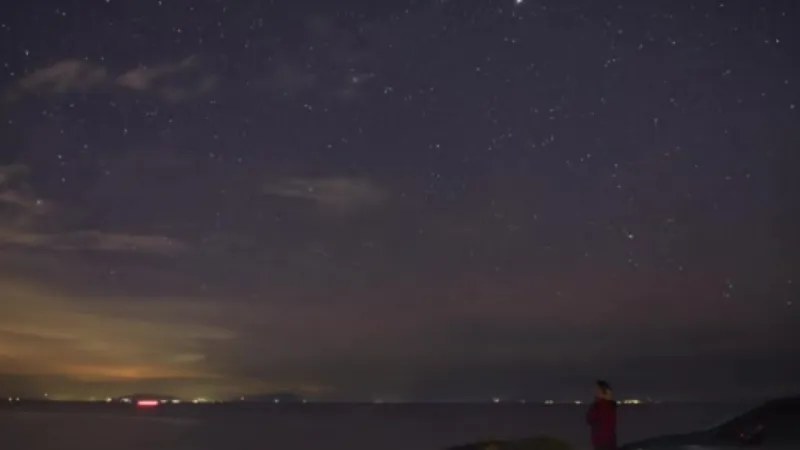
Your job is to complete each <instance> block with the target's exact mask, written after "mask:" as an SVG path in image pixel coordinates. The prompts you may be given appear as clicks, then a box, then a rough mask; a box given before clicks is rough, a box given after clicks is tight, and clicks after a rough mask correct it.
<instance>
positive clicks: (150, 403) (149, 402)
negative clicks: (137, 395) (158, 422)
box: [136, 400, 158, 408]
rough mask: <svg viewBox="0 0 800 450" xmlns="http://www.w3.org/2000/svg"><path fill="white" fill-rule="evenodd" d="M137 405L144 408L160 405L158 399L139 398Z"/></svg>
mask: <svg viewBox="0 0 800 450" xmlns="http://www.w3.org/2000/svg"><path fill="white" fill-rule="evenodd" d="M136 406H139V407H142V408H152V407H154V406H158V400H139V401H138V402H136Z"/></svg>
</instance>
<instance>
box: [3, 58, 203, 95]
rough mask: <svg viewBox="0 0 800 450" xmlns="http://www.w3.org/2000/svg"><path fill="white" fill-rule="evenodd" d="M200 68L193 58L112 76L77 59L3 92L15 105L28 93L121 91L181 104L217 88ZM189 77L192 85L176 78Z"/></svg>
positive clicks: (22, 80) (44, 69)
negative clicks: (134, 92)
mask: <svg viewBox="0 0 800 450" xmlns="http://www.w3.org/2000/svg"><path fill="white" fill-rule="evenodd" d="M199 71H200V68H199V66H198V63H197V60H196V58H194V57H190V58H186V59H184V60H182V61H178V62H171V63H164V64H158V65H154V66H141V67H136V68H134V69H130V70H127V71H125V72H123V73H122V74H121V75H118V76H113V75H112V74H111V73H110V71H109V70H108V69H107V68H105V67H103V66H100V65H97V64H93V63H91V62H88V61H84V60H78V59H67V60H63V61H59V62H57V63H55V64H54V65H52V66H50V67H45V68H41V69H38V70H35V71H33V72H32V73H31V74H29V75H27V76H26V77H24V78H22V79H21V80H19V81H18V82H17V83H16V84H14V85H13V86H11V87H10V88H9V89H8V90H7V91H6V101H16V100H18V99H19V98H20V97H21V96H22V95H24V94H26V93H31V92H46V93H51V94H66V93H72V92H89V91H94V90H101V89H107V88H111V87H115V86H116V87H122V88H125V89H128V90H132V91H137V92H142V93H149V94H152V95H156V96H159V97H161V98H162V99H164V100H167V101H173V102H178V101H184V100H188V99H191V98H195V97H198V96H202V95H204V94H206V93H208V92H210V91H211V90H212V89H213V88H214V87H215V86H216V84H217V78H216V77H215V76H213V75H205V74H201V73H198V72H199ZM183 75H190V76H193V77H194V81H193V82H191V83H188V86H187V83H185V82H183V80H179V79H178V78H177V77H179V76H183Z"/></svg>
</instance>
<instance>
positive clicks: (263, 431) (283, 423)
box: [0, 402, 755, 450]
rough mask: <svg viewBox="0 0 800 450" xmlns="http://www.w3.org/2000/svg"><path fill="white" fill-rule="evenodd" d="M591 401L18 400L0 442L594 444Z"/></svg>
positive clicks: (683, 414)
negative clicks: (536, 439)
mask: <svg viewBox="0 0 800 450" xmlns="http://www.w3.org/2000/svg"><path fill="white" fill-rule="evenodd" d="M752 406H755V405H754V404H733V403H681V404H678V403H674V404H645V405H623V406H621V407H620V408H619V410H618V420H619V439H620V443H624V442H628V441H632V440H636V439H640V438H645V437H650V436H656V435H660V434H666V433H678V432H683V431H691V430H696V429H702V428H707V427H710V426H712V425H715V424H717V423H719V422H722V421H724V420H726V419H728V418H731V417H733V416H735V415H737V414H738V413H740V412H743V411H745V410H746V409H748V408H750V407H752ZM585 411H586V406H584V405H551V406H546V405H539V404H516V403H507V404H504V403H499V404H386V403H384V404H316V403H308V404H277V405H276V404H233V405H225V404H222V405H193V404H179V405H169V404H168V405H160V406H158V407H155V408H137V407H136V406H133V405H118V404H102V403H101V404H60V403H56V402H53V403H50V404H46V403H43V404H35V405H26V404H24V403H23V404H18V405H14V406H11V407H2V408H0V449H2V450H250V449H258V450H278V449H280V450H410V449H414V450H445V449H447V448H449V447H452V446H455V445H458V444H465V443H469V442H474V441H479V440H484V439H516V438H524V437H531V436H536V435H549V436H555V437H559V438H562V439H564V440H566V441H569V442H570V443H572V444H573V445H574V447H575V449H576V450H584V449H589V448H590V446H589V434H588V430H587V428H586V425H585V421H584V414H585Z"/></svg>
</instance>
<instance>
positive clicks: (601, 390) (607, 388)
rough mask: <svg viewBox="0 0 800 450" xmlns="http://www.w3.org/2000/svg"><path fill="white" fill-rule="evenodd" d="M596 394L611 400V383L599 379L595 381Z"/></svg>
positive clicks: (598, 396)
mask: <svg viewBox="0 0 800 450" xmlns="http://www.w3.org/2000/svg"><path fill="white" fill-rule="evenodd" d="M594 396H595V397H597V398H602V399H606V400H611V396H612V391H611V385H610V384H608V382H607V381H605V380H597V381H596V382H595V389H594Z"/></svg>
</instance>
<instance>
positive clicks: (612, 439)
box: [586, 380, 617, 450]
mask: <svg viewBox="0 0 800 450" xmlns="http://www.w3.org/2000/svg"><path fill="white" fill-rule="evenodd" d="M586 423H588V424H589V427H590V428H591V430H592V446H593V447H594V449H595V450H616V448H617V402H616V401H614V399H613V392H612V391H611V386H610V385H609V384H608V383H607V382H606V381H603V380H597V382H596V383H595V393H594V403H592V406H590V407H589V411H588V412H587V413H586Z"/></svg>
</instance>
